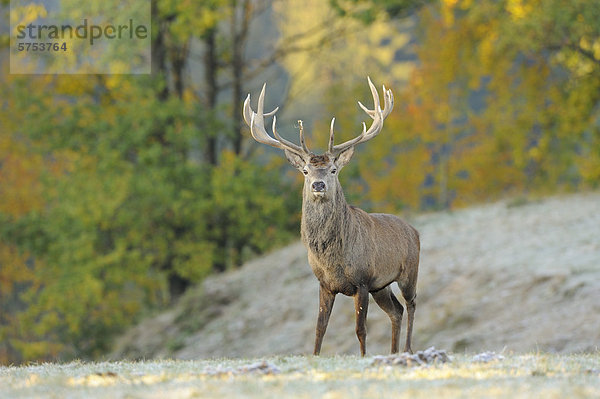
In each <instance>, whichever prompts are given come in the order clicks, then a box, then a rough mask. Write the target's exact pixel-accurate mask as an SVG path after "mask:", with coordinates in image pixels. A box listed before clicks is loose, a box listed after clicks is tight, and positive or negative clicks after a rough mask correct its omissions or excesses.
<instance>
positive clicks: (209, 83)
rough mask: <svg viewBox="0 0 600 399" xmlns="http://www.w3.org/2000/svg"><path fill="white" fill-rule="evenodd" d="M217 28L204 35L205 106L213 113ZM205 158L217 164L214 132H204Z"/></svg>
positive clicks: (215, 94)
mask: <svg viewBox="0 0 600 399" xmlns="http://www.w3.org/2000/svg"><path fill="white" fill-rule="evenodd" d="M216 34H217V30H216V27H215V28H212V29H209V30H208V31H207V32H206V34H205V35H204V45H205V46H206V51H205V53H204V82H205V84H206V107H207V108H208V110H209V111H210V112H211V113H214V111H215V108H216V106H217V93H218V90H219V88H218V86H217V62H218V60H217V57H218V55H217V41H216ZM205 156H206V160H207V162H208V163H209V164H210V165H213V166H215V165H217V163H218V158H217V136H216V134H215V132H206V150H205Z"/></svg>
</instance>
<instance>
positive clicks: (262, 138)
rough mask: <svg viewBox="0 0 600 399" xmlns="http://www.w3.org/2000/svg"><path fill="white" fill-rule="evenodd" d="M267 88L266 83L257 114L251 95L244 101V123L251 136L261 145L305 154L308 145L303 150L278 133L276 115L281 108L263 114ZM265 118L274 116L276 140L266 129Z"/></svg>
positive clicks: (259, 98) (273, 125) (259, 97)
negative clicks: (251, 105) (253, 108)
mask: <svg viewBox="0 0 600 399" xmlns="http://www.w3.org/2000/svg"><path fill="white" fill-rule="evenodd" d="M266 88H267V84H266V83H265V84H263V87H262V90H261V91H260V95H259V96H258V106H257V108H256V112H254V111H253V110H252V108H251V107H250V94H248V96H247V97H246V100H245V101H244V109H243V115H244V121H245V122H246V124H247V125H248V126H249V127H250V134H252V137H253V138H254V140H256V141H258V142H259V143H262V144H266V145H270V146H271V147H275V148H279V149H282V150H290V151H294V152H296V153H298V154H304V147H306V145H303V148H301V147H300V146H298V145H296V144H294V143H291V142H289V141H287V140H285V139H284V138H282V137H281V136H280V135H279V133H278V132H277V128H276V123H277V117H276V116H274V115H275V113H276V112H277V111H278V110H279V107H277V108H275V109H274V110H273V111H271V112H268V113H264V112H263V111H264V104H265V92H266ZM265 116H273V124H272V129H273V135H274V136H275V138H273V137H271V136H269V134H268V133H267V130H266V129H265V119H264V117H265Z"/></svg>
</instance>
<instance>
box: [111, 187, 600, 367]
mask: <svg viewBox="0 0 600 399" xmlns="http://www.w3.org/2000/svg"><path fill="white" fill-rule="evenodd" d="M411 222H412V224H413V225H414V226H415V227H417V229H418V230H419V231H420V233H421V243H422V254H421V265H420V276H419V285H418V290H417V292H418V297H417V311H416V316H415V320H416V321H415V331H414V335H413V339H414V341H413V348H415V349H416V350H419V349H425V348H427V347H429V346H436V347H438V348H446V349H449V350H452V351H455V352H457V351H458V352H460V351H469V352H472V351H482V350H496V351H499V350H503V349H505V350H508V351H515V352H524V351H536V350H541V351H551V352H561V353H569V352H581V351H595V350H598V348H599V347H600V193H588V194H577V195H569V196H560V197H552V198H547V199H544V200H540V201H535V202H527V201H523V202H519V201H508V202H507V201H503V202H498V203H495V204H492V205H485V206H479V207H474V208H470V209H466V210H460V211H456V212H450V213H448V212H445V213H435V214H430V215H424V216H419V217H417V218H415V219H414V220H412V221H411ZM395 291H396V292H398V291H397V289H396V290H395ZM317 304H318V283H317V280H316V278H315V277H314V276H313V275H312V272H311V270H310V267H309V266H308V263H307V258H306V250H305V249H304V247H303V245H302V244H301V243H295V244H293V245H290V246H288V247H286V248H283V249H281V250H278V251H275V252H273V253H271V254H269V255H267V256H264V257H261V258H259V259H256V260H254V261H252V262H250V263H248V264H247V265H245V266H244V267H243V268H241V269H239V270H235V271H232V272H230V273H226V274H223V275H218V276H213V277H210V278H208V279H206V280H205V281H204V283H203V284H202V285H201V286H198V287H196V288H195V289H192V290H190V291H189V292H188V293H187V294H186V295H185V296H184V298H182V300H181V301H180V302H179V303H178V304H177V305H176V306H175V307H173V308H172V309H171V310H169V311H166V312H164V313H161V314H159V315H157V316H155V317H153V318H150V319H147V320H145V321H143V322H142V323H141V324H140V325H138V326H136V327H135V328H133V329H132V330H130V331H129V332H128V333H127V334H125V335H124V336H123V337H121V339H120V340H119V341H118V343H117V345H116V347H115V350H114V352H113V354H112V355H111V357H112V358H122V357H127V358H164V357H172V358H179V359H199V358H210V357H256V356H264V355H273V354H308V353H312V344H313V339H314V337H313V334H314V327H315V323H316V316H317V307H318V306H317ZM405 323H406V320H404V325H403V331H402V334H403V335H404V328H405ZM390 330H391V328H390V322H389V319H388V318H387V316H386V315H385V314H384V313H383V312H382V311H381V310H380V309H379V308H378V307H377V305H376V304H375V303H374V302H373V301H371V304H370V306H369V316H368V335H367V352H368V353H369V354H385V353H388V352H389V345H390V333H391V331H390ZM345 353H350V354H356V353H358V341H357V339H356V337H355V335H354V311H353V302H352V299H351V298H347V297H343V296H341V295H338V297H337V298H336V303H335V306H334V309H333V313H332V316H331V321H330V325H329V328H328V330H327V334H326V335H325V339H324V343H323V349H322V355H333V354H345Z"/></svg>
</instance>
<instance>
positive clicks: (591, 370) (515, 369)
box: [0, 352, 600, 399]
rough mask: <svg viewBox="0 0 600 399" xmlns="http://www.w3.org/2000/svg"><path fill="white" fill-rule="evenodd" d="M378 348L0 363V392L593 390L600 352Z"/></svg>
mask: <svg viewBox="0 0 600 399" xmlns="http://www.w3.org/2000/svg"><path fill="white" fill-rule="evenodd" d="M377 358H378V357H372V356H371V357H369V356H368V357H365V358H360V357H356V356H335V357H313V356H278V357H267V358H257V359H213V360H194V361H182V360H177V361H174V360H153V361H140V362H126V361H119V362H97V363H86V362H72V363H66V364H35V365H28V366H20V367H0V398H11V399H12V398H15V399H19V398H36V397H39V398H234V397H244V398H316V397H323V398H330V399H333V398H348V397H360V398H377V399H379V398H385V397H392V396H393V397H398V396H405V397H410V398H455V397H465V398H473V397H481V398H504V397H506V398H509V397H510V398H534V397H539V398H565V397H568V398H593V397H600V353H598V352H597V353H594V354H574V355H556V354H547V353H531V354H505V355H502V356H494V355H492V356H488V357H487V358H486V359H483V360H477V358H476V357H475V356H474V355H473V354H453V355H451V356H450V361H449V362H447V363H441V362H433V363H426V364H420V365H408V366H404V365H392V364H385V363H383V364H382V363H381V362H378V361H377Z"/></svg>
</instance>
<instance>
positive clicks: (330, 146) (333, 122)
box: [327, 116, 335, 154]
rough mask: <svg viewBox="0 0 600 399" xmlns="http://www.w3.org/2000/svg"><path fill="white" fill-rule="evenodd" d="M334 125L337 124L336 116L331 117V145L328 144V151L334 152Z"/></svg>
mask: <svg viewBox="0 0 600 399" xmlns="http://www.w3.org/2000/svg"><path fill="white" fill-rule="evenodd" d="M333 125H335V116H334V117H333V118H331V125H330V126H329V146H327V151H328V152H329V153H331V154H333V147H334V145H333V136H334V134H333Z"/></svg>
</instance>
